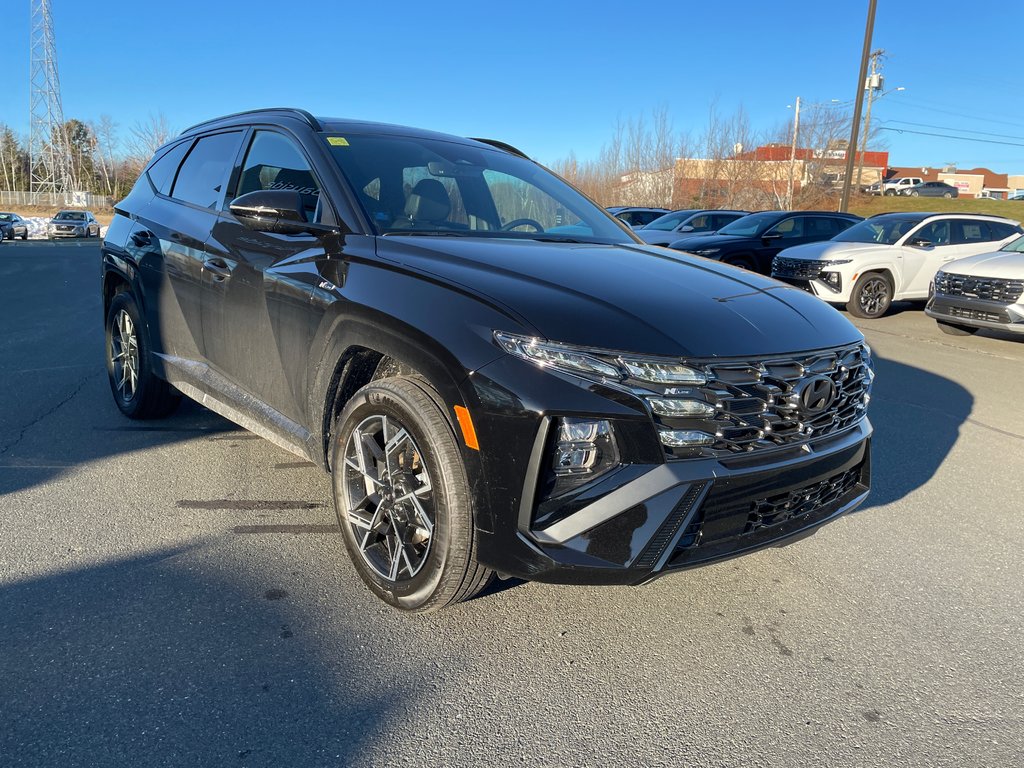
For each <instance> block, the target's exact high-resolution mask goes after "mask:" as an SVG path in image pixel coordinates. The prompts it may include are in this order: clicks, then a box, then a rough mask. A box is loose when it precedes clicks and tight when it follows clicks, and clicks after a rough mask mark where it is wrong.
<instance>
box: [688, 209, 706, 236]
mask: <svg viewBox="0 0 1024 768" xmlns="http://www.w3.org/2000/svg"><path fill="white" fill-rule="evenodd" d="M686 223H687V225H688V226H691V227H693V231H694V232H707V231H709V230H710V229H711V228H712V227H711V217H710V216H709V215H707V214H706V213H702V214H701V215H700V216H694V217H693V218H692V219H690V220H689V221H688V222H686Z"/></svg>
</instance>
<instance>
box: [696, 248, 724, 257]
mask: <svg viewBox="0 0 1024 768" xmlns="http://www.w3.org/2000/svg"><path fill="white" fill-rule="evenodd" d="M721 250H722V249H721V248H701V249H700V250H699V251H690V253H695V254H697V255H698V256H714V255H715V254H716V253H719V252H720V251H721Z"/></svg>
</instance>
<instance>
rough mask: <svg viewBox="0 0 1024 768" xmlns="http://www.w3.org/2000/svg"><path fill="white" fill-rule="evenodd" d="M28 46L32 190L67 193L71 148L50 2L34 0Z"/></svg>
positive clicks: (47, 0)
mask: <svg viewBox="0 0 1024 768" xmlns="http://www.w3.org/2000/svg"><path fill="white" fill-rule="evenodd" d="M31 4H32V29H31V37H30V40H29V42H30V44H29V60H30V63H31V67H30V69H29V191H30V192H33V193H37V194H38V193H50V194H53V193H56V192H63V191H67V190H68V181H69V170H70V169H69V168H68V146H67V141H66V139H65V136H64V109H63V107H62V106H61V101H60V77H58V75H57V45H56V43H55V42H54V38H53V17H52V16H51V14H50V0H31Z"/></svg>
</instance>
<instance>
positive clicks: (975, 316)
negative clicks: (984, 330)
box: [946, 307, 1010, 323]
mask: <svg viewBox="0 0 1024 768" xmlns="http://www.w3.org/2000/svg"><path fill="white" fill-rule="evenodd" d="M946 314H947V315H949V316H950V317H962V318H963V319H964V320H984V321H986V322H989V323H1008V322H1010V316H1009V315H1008V314H1006V313H1005V312H986V311H985V310H983V309H974V308H972V307H946Z"/></svg>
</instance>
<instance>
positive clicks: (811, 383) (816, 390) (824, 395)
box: [793, 376, 839, 418]
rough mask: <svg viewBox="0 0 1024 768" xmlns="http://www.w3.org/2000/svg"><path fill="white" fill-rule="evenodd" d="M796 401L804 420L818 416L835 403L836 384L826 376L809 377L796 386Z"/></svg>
mask: <svg viewBox="0 0 1024 768" xmlns="http://www.w3.org/2000/svg"><path fill="white" fill-rule="evenodd" d="M793 394H795V395H796V401H797V404H798V407H799V408H800V413H801V414H802V415H803V416H804V417H805V418H814V417H815V416H820V415H821V414H823V413H824V412H825V411H827V410H828V409H829V408H831V407H832V404H833V403H834V402H835V401H836V395H838V394H839V392H838V391H837V390H836V383H835V382H834V381H832V379H830V378H829V377H828V376H811V377H810V378H809V379H804V380H803V381H801V382H800V384H799V385H797V388H796V391H795V392H794V393H793Z"/></svg>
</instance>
